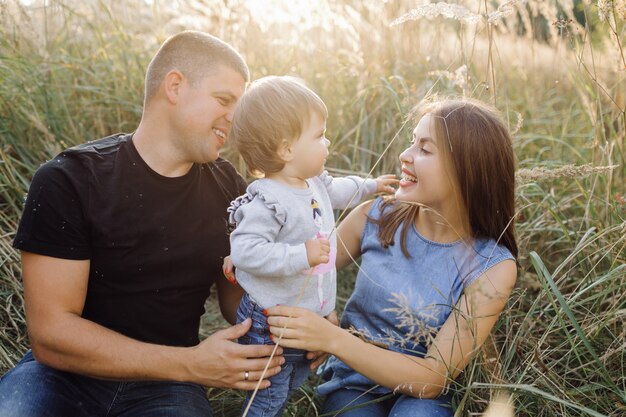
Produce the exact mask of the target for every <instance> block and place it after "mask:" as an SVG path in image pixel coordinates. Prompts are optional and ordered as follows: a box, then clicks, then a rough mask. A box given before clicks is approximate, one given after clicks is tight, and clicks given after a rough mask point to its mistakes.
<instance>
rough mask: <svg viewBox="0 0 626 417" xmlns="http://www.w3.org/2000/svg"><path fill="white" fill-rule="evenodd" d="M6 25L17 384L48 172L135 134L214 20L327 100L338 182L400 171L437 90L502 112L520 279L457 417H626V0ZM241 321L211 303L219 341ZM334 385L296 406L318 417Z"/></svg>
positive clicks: (10, 340) (215, 398)
mask: <svg viewBox="0 0 626 417" xmlns="http://www.w3.org/2000/svg"><path fill="white" fill-rule="evenodd" d="M0 21H1V25H0V208H1V210H0V227H1V229H0V231H1V232H0V374H1V373H4V372H5V371H6V370H7V369H9V368H10V367H11V366H12V365H14V364H15V363H16V362H17V361H18V360H19V358H20V357H21V355H22V354H23V352H24V351H25V349H26V348H27V345H28V339H27V334H26V328H25V324H24V309H23V298H22V287H21V278H20V264H19V256H18V253H16V251H15V250H14V249H12V247H11V241H12V238H13V236H14V234H15V230H16V227H17V222H18V219H19V216H20V213H21V209H22V203H23V198H24V195H25V193H26V191H27V189H28V185H29V181H30V179H31V177H32V174H33V172H34V171H35V169H36V168H37V167H38V165H39V164H40V163H42V162H44V161H45V160H47V159H49V158H51V157H52V156H54V154H55V153H57V152H59V151H60V150H61V149H63V148H65V147H68V146H71V145H74V144H78V143H81V142H85V141H86V140H90V139H95V138H99V137H102V136H105V135H108V134H111V133H115V132H120V131H125V132H129V131H132V130H133V129H134V128H135V126H136V125H137V123H138V121H139V118H140V116H141V104H142V94H143V75H144V71H145V67H146V66H147V64H148V62H149V60H150V58H151V57H152V55H153V54H154V52H155V51H156V49H157V48H158V46H159V45H160V43H161V42H162V41H163V40H165V39H166V37H168V36H169V35H171V34H173V33H176V32H178V31H180V30H183V29H199V30H204V31H207V32H210V33H212V34H215V35H217V36H219V37H221V38H222V39H224V40H226V41H228V42H230V43H231V44H232V45H233V46H235V47H236V48H237V49H238V50H239V51H240V52H241V53H242V54H243V55H244V57H245V59H246V60H247V62H248V64H249V66H250V68H251V71H252V77H253V79H254V78H258V77H261V76H264V75H268V74H279V75H282V74H292V75H298V76H300V77H302V78H303V79H304V80H305V82H306V83H307V84H308V85H309V86H311V87H312V88H313V89H314V90H315V91H317V92H318V93H319V94H320V96H321V97H322V98H323V99H324V100H325V102H326V103H327V105H328V108H329V112H330V118H329V121H328V137H329V138H330V139H331V140H332V145H331V157H330V158H329V164H328V167H329V168H330V170H331V172H333V173H336V174H346V173H359V174H367V173H368V172H370V171H371V170H373V175H378V174H381V173H396V174H399V164H398V162H397V155H398V154H399V152H400V151H401V150H402V149H403V148H404V147H405V146H406V145H407V143H408V141H409V138H410V132H411V130H412V128H413V127H414V126H415V123H416V121H415V120H413V119H411V118H410V112H411V109H412V107H413V106H414V105H415V104H416V103H417V102H418V101H419V100H420V99H421V98H422V97H424V96H425V95H426V94H430V93H439V94H444V95H457V96H467V97H474V98H478V99H481V100H484V101H486V102H489V103H491V104H494V105H495V106H496V107H498V108H499V109H500V110H501V111H502V113H503V115H504V116H505V119H506V120H507V122H508V124H509V126H510V128H511V131H513V132H514V147H515V151H516V154H517V164H518V188H517V203H518V210H519V215H518V219H517V226H516V227H517V233H518V239H519V244H520V259H519V264H520V268H519V280H518V285H517V288H516V290H515V292H514V294H513V296H512V298H511V301H510V303H509V306H508V308H507V310H506V311H505V313H504V314H503V315H502V317H501V319H500V321H499V322H498V325H497V328H496V330H495V331H494V334H493V338H492V339H491V340H489V341H488V343H486V345H485V347H484V349H482V351H481V352H480V354H479V355H477V358H476V360H475V361H474V362H473V363H472V364H471V365H470V366H469V367H468V368H467V370H466V372H465V373H464V374H463V375H462V377H461V378H460V379H459V380H458V381H457V382H456V383H455V384H453V386H452V388H453V389H454V390H455V391H456V394H455V403H456V405H457V406H458V411H457V415H458V416H478V415H482V413H483V412H484V410H485V409H486V408H487V405H488V403H489V402H490V401H491V399H492V398H496V397H497V396H498V395H500V394H501V393H503V392H505V393H508V394H510V395H511V398H512V404H513V405H514V408H515V415H517V416H533V417H535V416H546V417H547V416H626V367H625V363H626V354H625V351H626V330H625V325H624V324H625V322H626V251H625V250H624V248H625V245H626V197H625V196H626V185H625V183H626V165H625V162H626V156H625V153H624V152H625V149H624V145H625V140H624V137H625V123H626V115H625V106H626V105H625V94H626V51H625V48H624V44H625V42H626V0H603V1H599V2H594V1H590V0H543V1H538V0H528V1H515V0H513V1H506V2H504V1H501V0H484V1H478V0H466V1H459V2H458V3H428V2H424V1H420V0H414V1H408V0H397V1H382V0H343V1H341V0H325V1H319V2H318V1H315V2H313V1H299V0H284V1H283V0H273V1H262V0H257V1H254V0H250V1H245V0H221V1H218V0H179V1H173V2H166V1H158V0H144V1H130V0H119V1H115V2H105V1H98V0H81V1H79V0H66V1H57V0H48V1H41V0H39V1H35V0H30V1H19V2H18V1H14V0H0ZM225 156H226V157H227V158H229V159H230V160H231V161H233V162H234V163H235V164H236V165H237V166H238V167H239V169H240V171H241V172H242V173H243V172H245V170H244V166H243V164H242V163H241V161H240V160H239V159H238V157H237V155H235V154H234V153H232V152H231V151H229V150H226V152H225ZM354 272H355V267H351V268H348V269H347V270H346V271H345V272H342V273H341V275H340V279H339V304H340V305H339V308H341V307H342V305H343V303H345V301H346V299H347V297H348V296H349V294H350V290H351V288H352V283H353V280H354ZM222 326H224V322H223V321H222V320H221V318H220V317H219V313H218V310H217V309H216V308H215V303H212V302H211V301H209V303H207V314H206V315H205V318H204V325H203V328H202V332H203V334H204V335H206V334H209V333H211V332H212V331H213V330H214V329H216V328H219V327H222ZM316 383H317V382H316V381H315V378H312V379H311V381H310V383H309V384H307V385H306V386H305V387H304V388H303V389H301V390H300V392H298V394H297V395H296V397H295V398H294V399H293V401H292V404H291V405H290V407H289V409H288V410H287V411H286V413H285V415H289V416H315V415H318V414H319V412H318V407H319V399H317V398H314V391H313V390H314V387H315V385H316ZM208 395H209V397H210V398H211V401H212V404H213V407H214V410H215V414H216V415H217V416H237V415H239V412H240V408H239V407H240V403H241V401H242V398H243V397H242V394H241V393H238V392H233V391H224V390H217V389H213V390H209V393H208ZM494 414H497V415H504V414H499V413H494ZM494 414H492V415H494Z"/></svg>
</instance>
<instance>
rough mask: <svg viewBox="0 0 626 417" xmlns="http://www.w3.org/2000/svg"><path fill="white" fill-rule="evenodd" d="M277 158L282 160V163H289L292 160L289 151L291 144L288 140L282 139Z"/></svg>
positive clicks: (291, 153) (291, 152)
mask: <svg viewBox="0 0 626 417" xmlns="http://www.w3.org/2000/svg"><path fill="white" fill-rule="evenodd" d="M278 157H279V158H280V159H282V160H283V162H291V160H292V159H293V150H292V149H291V143H289V141H288V140H286V139H283V141H282V142H281V143H280V145H279V146H278Z"/></svg>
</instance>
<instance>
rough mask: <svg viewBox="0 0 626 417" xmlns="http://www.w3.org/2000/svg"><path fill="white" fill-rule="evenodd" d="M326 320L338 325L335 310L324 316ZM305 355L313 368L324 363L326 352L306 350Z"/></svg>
mask: <svg viewBox="0 0 626 417" xmlns="http://www.w3.org/2000/svg"><path fill="white" fill-rule="evenodd" d="M326 320H328V321H329V322H331V323H332V324H334V325H335V326H339V319H338V318H337V312H336V311H335V310H333V311H331V312H330V314H329V315H327V316H326ZM306 357H307V359H308V360H310V361H311V365H310V368H311V370H314V369H316V368H317V367H318V366H320V365H321V364H322V363H324V361H325V360H326V358H327V357H328V353H326V352H324V351H321V350H316V351H315V352H308V353H307V354H306Z"/></svg>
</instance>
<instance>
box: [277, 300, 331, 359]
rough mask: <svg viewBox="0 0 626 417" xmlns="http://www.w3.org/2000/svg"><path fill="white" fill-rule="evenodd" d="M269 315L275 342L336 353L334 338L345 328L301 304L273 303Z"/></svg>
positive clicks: (312, 350) (314, 350) (284, 345)
mask: <svg viewBox="0 0 626 417" xmlns="http://www.w3.org/2000/svg"><path fill="white" fill-rule="evenodd" d="M267 316H268V317H267V323H268V324H269V325H270V333H272V335H273V336H274V337H273V340H274V342H275V343H277V344H279V345H280V346H283V347H289V348H294V349H303V350H308V351H310V352H316V351H323V352H328V353H334V352H333V346H334V342H335V341H336V340H337V338H338V337H339V336H340V335H341V332H343V330H342V329H341V328H340V327H337V326H336V325H335V324H333V323H331V322H330V321H329V320H327V319H326V318H324V317H322V316H319V315H317V314H315V313H313V312H312V311H309V310H307V309H305V308H301V307H287V306H276V307H271V308H268V309H267ZM281 335H282V338H281Z"/></svg>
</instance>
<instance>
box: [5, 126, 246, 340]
mask: <svg viewBox="0 0 626 417" xmlns="http://www.w3.org/2000/svg"><path fill="white" fill-rule="evenodd" d="M245 188H246V183H245V181H244V180H243V178H241V176H240V175H239V174H238V173H237V171H236V170H235V169H234V167H233V166H232V165H231V164H230V163H229V162H227V161H226V160H223V159H218V160H217V161H215V162H213V163H208V164H194V165H193V166H192V168H191V170H190V171H189V172H188V173H187V174H185V175H184V176H182V177H177V178H168V177H163V176H161V175H159V174H158V173H156V172H155V171H153V170H152V169H151V168H150V167H149V166H148V165H147V164H146V163H145V162H144V161H143V159H141V157H140V156H139V153H138V152H137V150H136V148H135V146H134V145H133V142H132V135H125V134H120V135H114V136H110V137H107V138H104V139H100V140H97V141H94V142H90V143H87V144H84V145H80V146H77V147H74V148H71V149H68V150H66V151H65V152H63V153H61V154H60V155H58V156H57V157H55V158H54V159H52V160H50V161H49V162H47V163H45V164H44V165H42V166H41V167H40V168H39V170H38V171H37V173H36V174H35V176H34V178H33V181H32V184H31V186H30V189H29V192H28V197H27V200H26V205H25V208H24V213H23V216H22V220H21V222H20V226H19V228H18V232H17V235H16V237H15V240H14V242H13V244H14V246H15V247H16V248H18V249H20V250H24V251H27V252H33V253H37V254H41V255H46V256H51V257H56V258H63V259H89V260H90V271H89V285H88V289H87V297H86V301H85V306H84V309H83V317H84V318H86V319H89V320H91V321H94V322H96V323H99V324H101V325H103V326H105V327H108V328H110V329H112V330H115V331H117V332H120V333H122V334H124V335H127V336H129V337H132V338H134V339H137V340H141V341H145V342H151V343H157V344H165V345H171V346H193V345H195V344H197V343H198V326H199V321H200V316H201V315H202V314H203V312H204V302H205V300H206V298H207V297H208V295H209V291H210V287H211V285H212V284H213V283H214V281H215V278H216V277H217V276H218V274H221V273H222V268H221V267H222V260H223V258H224V256H226V255H227V254H228V253H229V241H228V233H227V216H226V214H227V213H226V208H227V207H228V205H229V203H230V201H231V200H233V199H235V198H236V197H237V196H238V195H240V194H243V193H244V192H245Z"/></svg>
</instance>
